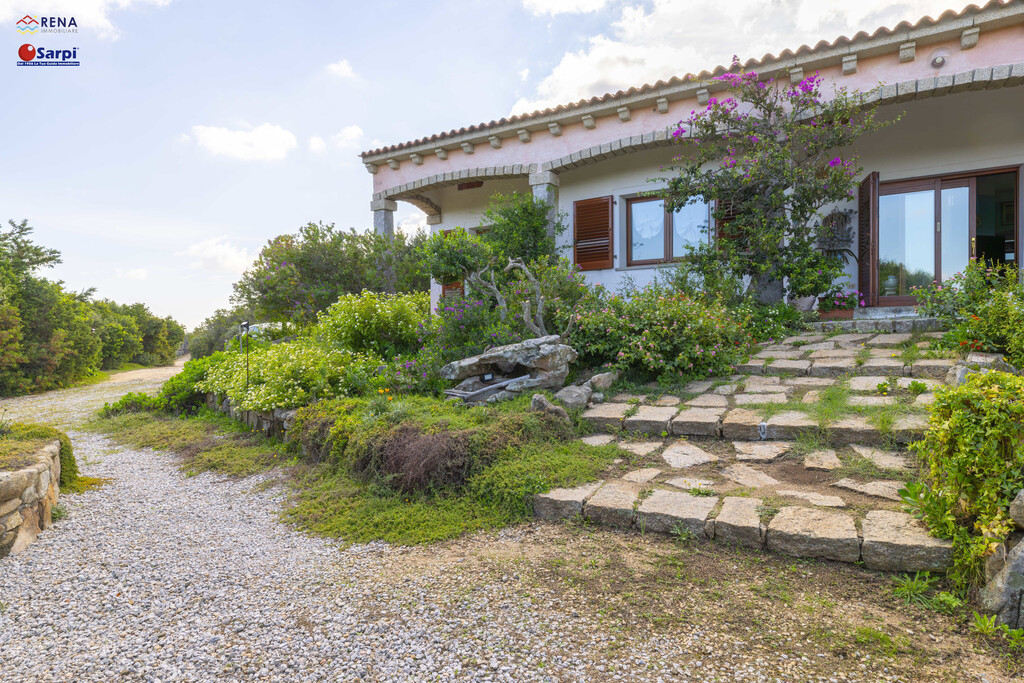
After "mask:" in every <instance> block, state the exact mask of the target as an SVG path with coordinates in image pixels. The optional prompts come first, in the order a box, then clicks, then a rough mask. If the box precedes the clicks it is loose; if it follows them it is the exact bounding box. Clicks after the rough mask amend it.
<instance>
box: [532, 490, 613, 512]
mask: <svg viewBox="0 0 1024 683" xmlns="http://www.w3.org/2000/svg"><path fill="white" fill-rule="evenodd" d="M602 483H603V482H600V481H597V482H592V483H590V484H583V485H582V486H577V487H575V488H570V489H552V490H551V491H548V492H547V493H539V494H537V495H535V496H534V497H533V514H534V515H536V516H537V517H540V518H541V519H574V518H576V517H579V516H580V515H582V514H583V503H584V502H585V501H586V500H587V499H588V498H590V496H591V495H593V493H594V492H595V491H597V490H598V489H599V488H601V485H602Z"/></svg>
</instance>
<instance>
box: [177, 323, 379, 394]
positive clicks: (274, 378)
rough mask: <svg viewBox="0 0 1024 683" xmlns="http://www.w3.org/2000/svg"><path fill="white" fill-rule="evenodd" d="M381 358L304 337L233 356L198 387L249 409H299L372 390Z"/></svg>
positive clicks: (216, 367) (209, 370)
mask: <svg viewBox="0 0 1024 683" xmlns="http://www.w3.org/2000/svg"><path fill="white" fill-rule="evenodd" d="M380 365H381V361H380V359H379V358H378V357H376V356H374V355H371V354H362V353H355V352H352V351H348V350H344V349H338V348H335V347H331V346H327V345H324V344H322V343H320V342H318V341H317V340H315V339H313V338H309V337H303V338H300V339H297V340H295V341H293V342H290V343H286V344H277V345H274V346H270V347H267V348H263V349H258V350H257V351H255V352H250V354H249V373H248V374H249V381H248V389H246V358H245V354H244V353H241V354H230V355H229V356H227V357H226V358H225V359H224V360H223V361H222V362H220V363H218V364H217V365H214V366H213V367H211V368H209V369H208V370H207V372H206V378H205V379H203V380H202V381H200V382H199V383H198V384H197V386H198V387H199V389H200V390H201V391H213V392H216V393H218V394H223V395H227V397H228V398H230V399H231V402H232V403H233V404H234V405H236V406H237V407H239V408H242V409H244V410H272V409H274V408H296V407H298V406H303V405H306V404H307V403H312V402H313V401H317V400H320V399H326V398H335V397H338V396H351V395H359V394H362V393H365V392H367V391H368V390H369V389H370V387H371V382H372V378H373V375H374V373H375V371H376V370H377V368H378V367H379V366H380Z"/></svg>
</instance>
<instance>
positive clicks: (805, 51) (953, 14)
mask: <svg viewBox="0 0 1024 683" xmlns="http://www.w3.org/2000/svg"><path fill="white" fill-rule="evenodd" d="M1019 1H1020V0H989V2H988V3H986V4H985V5H984V6H981V7H979V6H978V5H975V4H971V5H968V6H967V7H965V8H964V9H962V10H961V11H959V12H957V11H955V10H952V9H948V10H946V11H945V12H943V13H942V14H940V15H939V16H938V18H935V19H933V18H932V17H930V16H925V17H922V18H921V19H918V20H917V22H915V23H913V24H912V23H910V22H909V21H901V22H900V23H898V24H896V25H895V26H893V27H892V28H888V27H885V26H882V27H880V28H878V29H876V30H875V32H874V33H870V34H869V33H867V32H866V31H858V32H857V33H855V34H854V35H853V37H852V38H847V37H846V36H839V37H838V38H836V39H835V40H833V41H832V42H828V41H826V40H820V41H818V42H817V43H816V44H815V45H814V47H810V46H809V45H801V46H800V47H798V48H797V49H796V50H795V51H794V50H789V49H785V50H783V51H782V52H780V53H779V54H778V55H773V54H771V53H770V52H769V53H766V54H765V55H764V56H762V57H761V58H760V59H748V60H747V61H745V62H743V64H742V66H743V68H745V69H750V68H752V67H757V66H762V65H764V64H766V63H769V62H778V61H783V60H786V59H792V58H796V57H803V56H806V55H811V54H814V53H815V52H821V51H824V50H831V49H834V48H837V47H841V46H846V45H851V44H853V43H858V42H862V41H865V40H872V39H875V38H880V37H887V36H891V35H893V34H896V33H900V32H902V31H911V30H914V29H919V28H926V27H930V26H935V25H936V24H939V23H942V22H945V21H951V20H954V19H960V18H963V17H965V16H967V15H968V14H976V13H978V12H983V11H985V10H990V9H996V8H999V7H1007V6H1009V5H1011V4H1013V3H1015V2H1019ZM727 71H729V67H726V66H722V65H719V66H716V67H715V68H714V69H712V70H711V71H701V72H700V73H699V74H686V75H685V76H673V77H672V78H670V79H668V80H667V81H657V82H656V83H645V84H644V85H641V86H639V87H632V88H630V89H629V90H619V91H617V92H613V93H605V94H604V95H598V96H596V97H591V98H589V99H582V100H578V101H576V102H570V103H567V104H560V105H558V106H556V107H548V108H547V109H538V110H536V111H533V112H530V113H529V114H516V115H514V116H509V117H505V118H501V119H497V120H492V121H488V122H486V123H478V124H475V125H472V126H464V127H462V128H458V129H453V130H450V131H447V132H444V133H434V134H433V135H431V136H429V137H424V138H418V139H416V140H410V141H408V142H402V143H399V144H396V145H390V146H386V147H379V148H377V149H373V150H369V151H366V152H362V153H361V154H360V155H359V156H361V157H368V156H376V155H378V154H383V153H386V152H397V151H400V150H402V149H406V148H408V147H416V146H419V145H423V144H426V143H428V142H435V141H440V140H444V139H446V138H451V137H456V136H459V135H465V134H466V133H475V132H478V131H484V130H488V129H491V128H497V127H498V126H505V125H508V124H512V123H523V124H526V123H529V122H530V121H531V120H532V119H536V118H539V117H541V116H548V115H550V114H558V113H561V112H567V111H572V110H573V109H580V108H582V107H586V106H590V105H595V104H601V103H603V102H608V101H611V100H617V99H619V98H622V97H629V96H632V95H638V94H644V93H648V92H652V91H655V90H660V89H661V88H665V87H668V86H673V85H681V84H683V83H686V82H689V81H692V80H703V79H707V78H711V77H713V76H718V75H720V74H723V73H725V72H727Z"/></svg>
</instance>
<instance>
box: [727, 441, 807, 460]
mask: <svg viewBox="0 0 1024 683" xmlns="http://www.w3.org/2000/svg"><path fill="white" fill-rule="evenodd" d="M732 446H733V448H734V449H736V459H737V460H739V461H741V462H772V461H773V460H776V459H777V458H778V457H779V456H781V455H783V454H784V453H788V452H789V450H790V449H791V448H793V444H791V443H789V442H787V441H733V442H732Z"/></svg>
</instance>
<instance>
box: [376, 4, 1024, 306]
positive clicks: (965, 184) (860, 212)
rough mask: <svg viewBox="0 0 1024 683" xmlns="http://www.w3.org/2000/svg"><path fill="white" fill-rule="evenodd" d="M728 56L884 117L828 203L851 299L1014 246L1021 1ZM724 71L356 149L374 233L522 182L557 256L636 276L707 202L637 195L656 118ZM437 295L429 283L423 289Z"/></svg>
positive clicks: (675, 242)
mask: <svg viewBox="0 0 1024 683" xmlns="http://www.w3.org/2000/svg"><path fill="white" fill-rule="evenodd" d="M743 68H744V69H745V70H752V71H756V72H758V73H759V74H760V75H761V76H762V77H765V78H777V79H783V80H786V81H791V82H793V83H798V82H800V81H801V80H803V79H804V78H805V77H806V76H808V75H811V74H814V73H818V74H820V76H821V77H822V78H823V82H824V86H823V89H822V92H823V93H828V92H831V90H832V86H835V87H845V88H847V89H850V90H859V91H862V92H868V91H874V92H875V94H874V95H873V97H875V98H877V101H878V104H879V116H880V118H882V119H891V118H894V117H896V116H897V115H899V114H901V113H902V115H903V118H902V120H901V121H900V122H899V123H897V124H895V125H892V126H888V127H886V128H883V129H882V130H880V131H878V132H875V133H873V134H871V135H869V136H865V137H863V138H861V140H860V141H859V143H858V145H857V149H856V151H857V153H858V154H859V156H860V160H859V163H860V165H861V166H862V167H863V168H864V176H863V179H862V182H861V184H860V190H859V196H858V198H857V199H856V200H855V201H851V202H850V203H849V205H848V206H838V207H834V208H837V209H840V210H842V209H849V210H850V212H849V213H847V214H845V215H847V216H849V217H850V220H851V221H852V225H851V227H852V228H853V230H854V233H855V234H856V238H855V240H854V243H853V244H852V245H851V248H852V250H853V251H854V252H856V253H857V255H858V258H857V259H856V261H854V260H852V259H851V261H850V263H849V265H848V266H847V271H848V272H847V275H848V277H849V279H850V282H851V283H852V284H853V285H854V286H856V287H857V288H858V289H860V290H861V292H864V293H865V295H866V299H865V300H866V302H867V303H868V305H869V306H900V305H906V304H909V303H912V301H913V298H912V296H911V293H910V289H911V288H912V287H913V286H915V285H921V284H926V283H930V282H931V281H933V280H938V281H940V282H941V281H942V280H943V279H945V278H948V277H950V276H951V275H952V274H954V273H956V272H959V271H960V270H962V269H963V267H964V266H965V264H966V263H967V261H968V259H969V258H970V257H972V256H976V257H979V258H981V257H984V258H987V259H992V260H996V261H1000V262H1014V263H1015V262H1018V261H1019V260H1020V258H1021V251H1020V243H1021V239H1020V235H1019V231H1020V229H1021V224H1022V215H1024V214H1022V206H1024V194H1022V187H1021V182H1020V177H1021V170H1022V165H1024V88H1020V87H1018V86H1021V85H1024V2H1020V1H1018V0H1010V1H1000V0H993V1H992V2H989V3H988V4H986V5H985V6H984V7H982V8H978V7H977V6H974V5H972V6H970V7H968V8H967V9H965V10H963V11H962V12H960V13H955V12H953V11H947V12H945V13H944V14H942V15H941V16H940V17H939V18H938V19H932V18H930V17H925V18H923V19H920V20H919V21H917V22H916V23H913V24H911V23H908V22H902V23H900V24H899V25H897V26H896V27H894V28H891V29H890V28H880V29H878V30H877V31H875V32H874V33H872V34H870V35H869V34H867V33H864V32H860V33H857V34H856V35H854V36H853V37H851V38H847V37H845V36H842V37H840V38H837V39H836V40H833V41H832V42H825V41H821V42H819V43H818V44H817V45H815V46H814V47H809V46H806V45H804V46H802V47H800V48H798V49H797V50H796V51H795V52H791V51H789V50H786V51H783V52H782V53H780V54H779V55H777V56H776V55H766V56H764V57H762V58H760V59H751V60H748V61H747V62H745V63H744V64H743ZM727 70H728V68H727V67H722V66H719V67H716V68H714V69H713V70H711V71H704V72H701V73H700V74H697V75H693V74H687V75H685V76H680V77H675V78H671V79H670V80H668V81H658V82H657V83H654V84H645V85H641V86H639V87H634V88H630V89H629V90H625V91H619V92H616V93H609V94H605V95H601V96H599V97H593V98H591V99H589V100H581V101H579V102H574V103H570V104H565V105H560V106H558V107H555V108H551V109H545V110H543V111H535V112H533V113H530V114H523V115H517V116H512V117H509V118H502V119H500V120H496V121H490V122H488V123H481V124H477V125H474V126H468V127H465V128H459V129H457V130H451V131H448V132H443V133H437V134H434V135H431V136H429V137H425V138H421V139H418V140H413V141H409V142H403V143H400V144H395V145H390V146H388V147H382V148H379V149H375V150H371V151H367V152H363V153H362V154H361V157H362V161H363V163H364V164H365V166H366V169H367V170H368V171H369V172H370V173H371V174H373V190H374V194H373V200H372V202H371V209H372V211H373V221H374V228H375V230H376V231H377V232H380V233H390V232H392V231H393V229H394V212H395V210H396V208H397V202H399V201H404V202H408V203H410V204H412V205H414V206H416V207H419V208H420V209H422V210H423V211H424V212H426V214H427V223H428V225H430V226H431V229H432V230H435V231H439V230H450V229H453V228H455V227H457V226H462V227H465V228H467V229H469V230H471V231H472V230H473V229H477V228H479V227H481V217H482V213H483V210H484V208H485V207H486V205H487V202H488V198H489V197H490V196H491V195H493V194H494V193H496V192H501V193H510V192H513V191H514V192H519V193H532V194H533V195H535V196H538V197H542V198H544V199H546V200H548V201H549V202H551V203H552V204H553V205H554V206H556V207H557V210H558V212H564V213H565V214H566V215H567V217H568V226H569V229H568V230H566V231H565V233H563V235H562V238H561V239H562V246H564V247H565V252H564V253H565V254H566V255H567V256H569V257H570V258H571V259H572V260H573V261H574V262H575V263H576V264H578V265H579V266H580V268H581V269H582V270H584V271H585V272H586V275H587V278H588V280H589V281H591V282H593V283H600V284H604V285H606V286H609V287H611V288H615V287H616V286H617V285H618V284H619V283H620V281H621V279H622V278H623V277H624V276H627V275H628V276H629V277H630V278H632V280H633V281H634V282H636V283H637V284H640V285H642V284H644V283H646V282H648V281H649V280H651V279H652V278H653V276H654V275H655V274H656V272H657V268H659V267H661V266H664V265H665V264H667V263H671V262H672V261H673V259H675V258H678V257H679V256H680V255H681V254H683V253H684V252H683V247H684V245H685V244H687V243H688V242H692V241H693V240H704V239H713V236H714V235H715V233H716V230H715V226H713V225H710V224H711V223H712V219H711V217H710V210H709V207H708V206H706V205H699V204H697V205H694V204H691V205H689V206H686V207H684V208H683V209H682V210H680V211H679V212H676V213H671V212H668V211H666V210H665V209H664V207H663V206H662V205H661V202H660V200H658V199H653V198H651V197H649V196H645V193H647V192H650V191H651V190H652V189H656V186H654V185H652V184H651V183H650V182H649V179H651V178H654V177H657V176H659V175H661V173H660V172H659V168H660V167H663V166H666V165H670V164H671V160H672V157H673V156H674V155H676V154H678V153H679V152H680V151H681V150H680V147H679V146H678V145H676V144H675V143H674V141H673V139H672V134H671V133H672V130H674V129H675V127H676V125H677V124H678V122H679V121H681V120H683V119H686V118H687V117H688V116H689V114H690V112H691V111H693V110H697V109H699V108H702V107H703V106H704V105H705V104H706V103H707V102H708V100H709V98H711V97H715V96H716V90H718V89H721V88H724V87H725V86H724V84H722V83H721V82H719V81H715V80H712V78H713V77H714V76H716V75H719V74H722V73H725V72H726V71H727ZM878 86H881V87H878ZM837 215H839V214H837ZM484 227H486V226H484ZM709 227H710V229H709ZM709 236H711V237H709ZM440 294H441V287H440V285H438V284H437V283H435V284H434V286H433V288H432V299H433V300H434V301H435V302H436V301H437V299H438V297H439V296H440Z"/></svg>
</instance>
